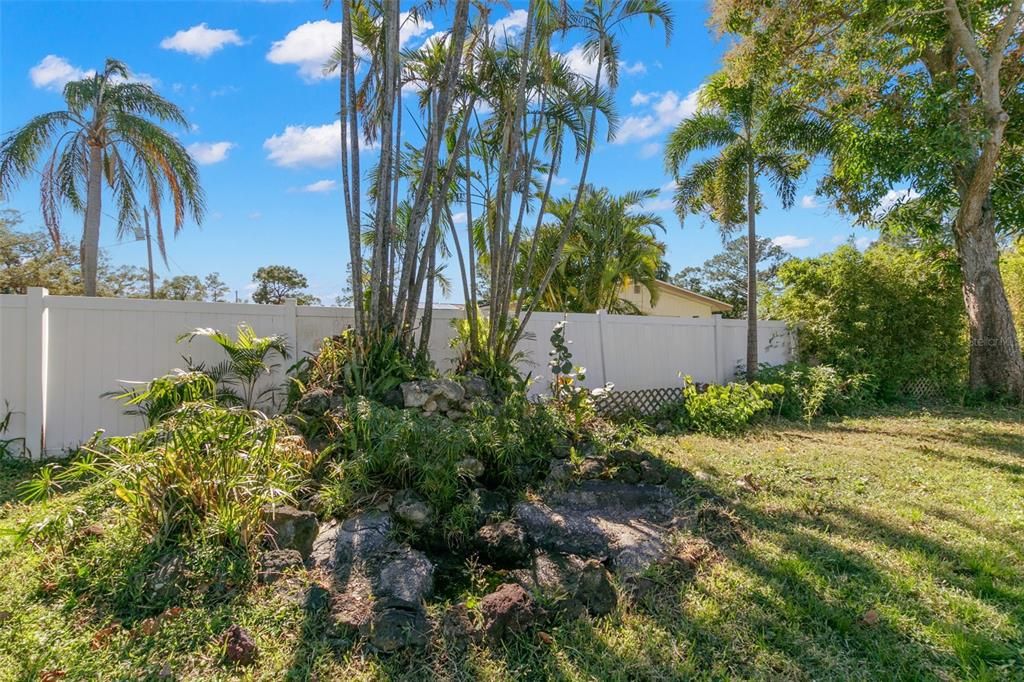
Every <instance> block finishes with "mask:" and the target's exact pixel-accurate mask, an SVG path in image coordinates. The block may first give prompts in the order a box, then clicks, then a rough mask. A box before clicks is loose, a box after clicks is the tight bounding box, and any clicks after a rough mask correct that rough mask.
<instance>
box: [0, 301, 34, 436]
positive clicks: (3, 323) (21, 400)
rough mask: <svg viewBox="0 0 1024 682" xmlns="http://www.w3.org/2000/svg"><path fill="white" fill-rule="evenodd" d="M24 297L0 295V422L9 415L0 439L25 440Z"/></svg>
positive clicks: (25, 363) (25, 352) (25, 362)
mask: <svg viewBox="0 0 1024 682" xmlns="http://www.w3.org/2000/svg"><path fill="white" fill-rule="evenodd" d="M26 298H27V297H25V296H15V295H12V294H0V420H2V419H4V417H5V416H6V415H7V413H8V411H10V412H11V419H10V424H9V425H8V428H7V432H6V433H0V439H4V440H8V439H15V438H18V439H20V438H25V436H26V435H27V434H26V432H25V426H26V424H25V417H26V414H25V404H26V399H27V397H28V396H26V394H25V387H26V384H27V377H26V375H25V373H26V370H27V363H28V353H27V348H26V338H25V337H26V312H25V303H26Z"/></svg>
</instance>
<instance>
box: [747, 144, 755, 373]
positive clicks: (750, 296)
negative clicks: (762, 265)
mask: <svg viewBox="0 0 1024 682" xmlns="http://www.w3.org/2000/svg"><path fill="white" fill-rule="evenodd" d="M755 180H756V178H755V175H754V160H753V159H750V160H748V161H747V381H753V380H754V376H755V375H756V374H757V226H756V224H755V220H756V216H755V213H754V211H755V208H756V205H755V201H754V199H755V197H754V193H755V191H756V185H755Z"/></svg>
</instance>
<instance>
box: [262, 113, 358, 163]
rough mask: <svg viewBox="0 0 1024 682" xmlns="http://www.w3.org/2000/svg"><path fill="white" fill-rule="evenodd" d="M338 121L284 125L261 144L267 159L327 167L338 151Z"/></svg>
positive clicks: (336, 157) (339, 137) (276, 161)
mask: <svg viewBox="0 0 1024 682" xmlns="http://www.w3.org/2000/svg"><path fill="white" fill-rule="evenodd" d="M340 141H341V123H340V122H339V121H335V122H334V123H328V124H326V125H322V126H288V127H286V128H285V129H284V132H283V133H281V134H280V135H273V136H271V137H269V138H267V140H266V141H265V142H264V143H263V148H264V149H266V150H267V158H268V159H270V160H271V161H272V162H273V163H274V164H276V165H278V166H291V167H295V166H329V165H331V164H332V163H334V162H335V161H337V160H338V159H339V158H341V151H340V148H339V144H340Z"/></svg>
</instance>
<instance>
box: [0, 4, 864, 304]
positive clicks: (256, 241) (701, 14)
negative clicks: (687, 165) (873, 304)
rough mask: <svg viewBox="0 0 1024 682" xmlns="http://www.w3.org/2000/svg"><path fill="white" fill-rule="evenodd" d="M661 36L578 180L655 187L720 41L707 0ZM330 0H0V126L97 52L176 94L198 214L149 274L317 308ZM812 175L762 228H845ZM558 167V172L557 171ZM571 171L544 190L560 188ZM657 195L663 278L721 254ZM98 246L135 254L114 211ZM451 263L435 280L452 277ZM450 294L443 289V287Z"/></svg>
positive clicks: (654, 32)
mask: <svg viewBox="0 0 1024 682" xmlns="http://www.w3.org/2000/svg"><path fill="white" fill-rule="evenodd" d="M673 6H674V9H675V31H674V34H673V37H672V41H671V43H670V44H669V45H668V46H666V45H665V41H664V35H663V33H662V31H661V29H660V28H658V29H651V28H650V27H649V26H648V25H647V24H646V23H645V22H637V23H634V24H631V25H629V26H628V27H627V29H626V32H625V33H624V34H623V35H621V36H620V40H621V42H622V45H623V50H622V58H623V61H624V64H623V68H622V73H621V78H620V84H619V89H618V92H617V94H616V101H617V105H618V111H619V115H620V117H621V120H622V125H621V129H620V132H619V136H618V138H617V139H616V140H615V141H613V142H607V141H604V140H602V141H601V143H600V144H599V146H598V147H597V149H596V151H595V153H594V158H593V161H592V165H591V170H590V177H589V181H590V182H592V183H594V184H597V185H603V186H607V187H609V188H611V189H612V190H613V191H615V192H624V191H627V190H630V189H642V188H665V187H666V185H667V184H668V183H670V180H671V178H670V177H669V175H668V174H666V172H665V171H664V169H663V165H662V159H661V150H662V146H663V143H664V139H665V137H666V135H667V134H668V132H669V131H670V130H671V128H672V127H673V125H674V124H676V123H678V121H679V120H681V118H682V117H683V116H685V115H687V113H688V112H690V111H692V107H693V103H694V100H695V96H694V93H695V90H696V89H697V88H698V87H699V86H700V84H701V83H702V82H703V80H704V79H705V78H706V77H707V76H708V75H709V74H711V73H712V72H714V71H715V70H716V69H717V67H718V61H719V59H720V57H721V55H722V53H723V52H724V50H725V47H726V46H725V44H724V42H722V41H717V40H716V39H715V38H714V36H713V35H712V34H711V32H710V31H709V30H708V28H707V26H706V21H707V11H706V4H705V2H703V0H701V1H677V2H674V3H673ZM524 7H525V3H517V2H513V3H511V5H510V6H508V7H497V6H496V7H495V9H494V11H493V15H492V18H493V19H494V20H495V21H503V22H504V25H505V26H506V27H508V28H509V30H511V31H514V30H515V27H516V26H517V25H518V24H519V23H521V19H522V17H523V15H524V14H525V13H524V12H523V8H524ZM338 15H339V10H338V9H337V8H336V7H335V8H334V9H333V10H332V11H331V12H325V11H324V9H323V7H322V3H321V2H320V0H311V1H301V0H299V1H295V2H286V1H285V2H280V1H279V2H165V1H141V0H136V1H134V2H126V1H109V2H108V1H98V0H87V1H82V2H48V1H43V0H40V1H35V2H32V1H24V0H4V1H3V3H2V5H0V67H2V68H0V78H2V80H0V132H2V133H3V134H5V135H6V134H7V133H9V132H10V131H12V130H13V129H15V128H16V127H18V126H20V125H21V124H23V123H24V122H25V121H26V120H27V119H28V118H29V117H31V116H33V115H35V114H38V113H42V112H45V111H51V110H55V109H60V108H62V106H61V103H62V100H61V96H60V89H61V87H62V85H63V83H64V82H66V81H67V80H68V79H70V78H75V77H81V76H82V74H84V73H86V72H88V71H89V70H90V69H96V68H100V67H101V66H102V63H103V60H104V59H105V58H106V57H108V56H110V57H116V58H118V59H121V60H122V61H124V62H126V63H127V64H128V66H129V67H130V68H131V69H132V71H133V73H134V74H135V78H138V79H141V80H145V81H147V82H150V83H151V84H152V85H153V86H154V87H155V88H156V89H157V90H158V91H159V92H161V93H162V94H163V95H165V96H166V97H168V98H169V99H171V100H172V101H174V102H176V103H177V104H179V105H180V106H181V107H182V108H183V109H184V110H185V111H186V114H187V116H188V118H189V121H190V122H191V124H192V129H191V130H180V131H177V132H178V134H179V135H180V138H181V140H182V142H183V143H185V144H186V145H188V146H189V148H190V150H191V151H192V152H193V154H194V155H195V156H196V158H197V160H198V161H199V162H200V163H201V164H202V165H201V172H202V182H203V186H204V187H205V189H206V193H207V200H208V214H207V219H206V220H205V221H204V223H203V225H202V227H201V228H198V229H197V227H196V226H195V225H192V224H189V225H186V227H185V229H184V230H183V231H182V233H181V234H179V235H178V237H177V238H176V239H174V240H173V241H171V242H170V243H169V247H168V251H169V255H170V267H169V268H167V267H165V266H164V265H163V263H162V262H161V263H160V264H159V266H158V268H157V273H158V274H159V275H160V276H162V277H168V276H173V275H177V274H186V273H188V274H200V275H203V274H206V273H208V272H212V271H217V272H220V273H221V276H222V278H223V279H224V280H225V281H226V282H227V283H228V284H229V285H230V286H231V288H232V290H237V291H238V294H239V296H240V297H241V298H242V299H245V298H246V297H247V296H248V294H249V291H250V290H251V275H252V273H253V272H254V271H255V270H256V268H258V267H259V266H261V265H269V264H281V265H290V266H293V267H296V268H298V269H299V270H300V271H301V272H303V273H304V274H306V275H307V277H308V278H309V280H310V290H311V291H312V292H313V293H314V294H315V295H317V296H319V297H321V298H322V299H323V301H324V302H325V303H329V302H331V301H333V299H334V297H335V296H336V295H338V294H339V293H341V292H342V291H343V289H344V282H345V264H346V262H347V259H348V251H347V237H346V234H345V230H344V225H343V222H342V215H343V208H342V206H343V205H342V198H341V193H340V191H339V190H338V187H337V185H338V184H340V182H338V178H339V171H338V167H339V166H338V163H337V161H336V156H337V154H338V152H337V149H336V146H335V143H336V140H337V132H336V129H333V128H332V125H333V124H334V121H335V119H336V116H335V112H336V111H337V81H336V80H334V79H331V78H324V77H322V75H321V73H320V68H319V67H320V64H321V63H322V61H323V59H324V57H325V55H326V54H327V53H329V51H330V46H331V45H332V44H333V42H334V41H335V40H336V36H337V35H338V31H340V28H339V26H340V24H338V23H337V22H338V21H340V19H339V16H338ZM446 25H447V19H446V17H445V14H444V10H443V9H442V10H438V11H436V12H434V13H433V14H432V15H429V16H428V17H427V18H426V23H423V24H421V25H419V26H415V25H412V24H407V25H406V29H405V30H404V31H403V40H405V41H407V42H406V45H408V46H415V45H416V44H417V43H418V42H422V41H423V40H424V39H426V38H427V37H429V35H430V34H432V33H434V32H436V31H438V30H442V29H443V28H444V27H445V26H446ZM575 45H576V41H574V36H572V35H569V36H568V37H567V38H566V39H565V41H564V42H563V43H562V44H560V45H559V49H560V50H561V51H562V52H563V53H565V54H566V55H567V56H568V58H569V59H570V61H571V63H573V64H574V65H575V67H576V68H577V69H578V70H579V71H581V72H583V73H586V72H587V70H588V69H590V68H592V67H591V66H590V65H589V64H587V63H586V60H585V59H583V58H582V56H581V54H580V51H579V50H578V49H577V50H574V49H573V48H574V46H575ZM818 172H820V169H819V170H818V171H817V172H813V173H812V174H811V175H809V176H808V178H807V179H806V181H805V182H804V185H803V187H802V188H801V191H800V192H799V194H798V197H799V198H798V200H797V206H796V207H794V208H793V209H792V210H789V211H784V210H782V209H781V207H780V206H779V205H778V202H777V201H774V200H771V199H770V200H769V201H768V205H767V206H766V208H765V210H764V211H763V212H762V213H761V215H760V217H759V231H760V233H761V234H762V235H764V236H768V237H772V238H775V239H777V240H778V243H780V244H781V245H782V246H783V247H785V248H787V249H788V250H789V251H791V253H792V254H793V255H795V256H808V255H814V254H817V253H820V252H823V251H827V250H829V249H832V248H834V246H835V245H836V244H837V243H838V242H841V241H844V240H845V239H847V238H848V237H849V236H850V235H851V234H853V235H854V236H855V237H858V238H860V239H861V240H862V243H863V242H864V240H866V238H868V237H870V236H871V233H869V232H864V231H856V230H853V229H852V227H851V226H850V223H849V221H848V220H847V219H845V218H844V217H843V216H841V215H838V214H836V213H835V212H833V211H829V210H828V209H827V208H825V207H824V205H823V201H822V200H821V199H815V198H814V197H813V194H814V185H815V182H816V180H817V174H818ZM560 175H561V176H562V177H563V178H566V179H569V178H573V177H574V175H573V169H572V168H571V167H570V166H569V165H566V166H565V167H563V169H562V171H561V173H560ZM570 188H571V182H569V181H568V180H566V181H564V182H563V183H562V184H561V185H560V187H559V190H560V191H562V192H567V191H569V189H570ZM670 204H671V202H670V193H669V192H668V191H667V190H665V191H663V193H662V195H661V197H660V198H659V200H657V201H655V202H652V203H651V204H650V205H649V206H648V208H649V209H652V210H658V211H659V212H661V213H663V216H664V218H665V220H666V224H667V227H668V230H667V232H666V234H665V235H664V236H663V240H664V241H665V243H666V244H667V245H668V254H667V257H668V260H669V262H670V263H671V265H672V271H673V272H675V271H677V270H679V269H681V268H683V267H685V266H688V265H698V264H700V263H701V262H703V261H704V260H705V259H707V258H709V257H710V256H712V255H714V254H715V253H716V252H718V251H719V250H720V248H721V240H720V238H719V236H718V233H717V231H716V229H715V227H714V225H711V224H708V225H705V226H703V227H702V226H701V222H702V221H701V220H700V219H699V218H691V219H688V220H687V223H686V226H685V227H682V226H681V225H680V223H679V220H678V218H676V217H675V215H674V214H673V212H672V210H671V205H670ZM5 207H10V208H16V209H18V210H20V211H22V212H24V214H25V224H24V225H23V229H41V227H42V218H41V215H40V212H39V207H38V182H37V179H36V178H33V177H30V178H28V179H26V180H25V181H24V182H23V184H22V185H21V187H19V188H18V190H16V191H15V192H14V193H13V194H12V196H10V197H7V202H6V205H5ZM104 213H105V214H106V215H105V216H104V220H103V224H102V227H101V230H102V233H101V240H100V242H101V246H102V247H104V248H105V249H106V250H107V252H108V254H109V255H110V257H111V258H112V260H113V261H114V262H115V263H117V264H121V263H124V264H135V265H145V262H146V255H145V247H144V244H143V243H139V242H134V243H122V242H119V240H118V238H117V236H116V227H115V223H114V220H113V219H112V218H111V217H109V216H111V215H114V211H112V210H109V209H107V208H105V209H104ZM63 230H64V232H65V235H66V236H67V238H68V240H69V241H71V242H73V243H77V240H78V237H79V234H80V230H81V218H80V217H79V216H77V215H75V214H73V213H71V212H70V211H69V210H66V211H65V213H64V221H63ZM456 267H457V266H456V265H455V264H454V263H453V264H451V265H450V266H449V268H448V274H449V275H450V276H451V278H452V279H453V280H456V281H457V279H458V277H457V273H456V271H455V268H456ZM459 296H460V294H459V293H458V291H456V293H455V295H454V296H453V298H454V299H455V300H460V299H459Z"/></svg>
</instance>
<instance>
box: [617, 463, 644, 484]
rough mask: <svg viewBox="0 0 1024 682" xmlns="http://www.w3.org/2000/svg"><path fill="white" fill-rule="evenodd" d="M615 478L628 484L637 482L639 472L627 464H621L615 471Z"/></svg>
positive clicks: (638, 480)
mask: <svg viewBox="0 0 1024 682" xmlns="http://www.w3.org/2000/svg"><path fill="white" fill-rule="evenodd" d="M615 480H616V481H622V482H623V483H629V484H633V483H639V482H640V472H639V471H637V470H636V468H634V467H632V466H630V465H628V464H626V465H622V466H620V467H619V469H618V471H616V472H615Z"/></svg>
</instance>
